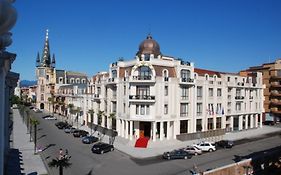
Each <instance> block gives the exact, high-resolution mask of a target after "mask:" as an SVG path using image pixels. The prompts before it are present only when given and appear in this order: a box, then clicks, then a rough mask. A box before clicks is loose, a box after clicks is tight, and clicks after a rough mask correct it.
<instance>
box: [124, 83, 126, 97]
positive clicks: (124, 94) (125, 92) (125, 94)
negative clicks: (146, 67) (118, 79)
mask: <svg viewBox="0 0 281 175" xmlns="http://www.w3.org/2000/svg"><path fill="white" fill-rule="evenodd" d="M124 95H126V85H124Z"/></svg>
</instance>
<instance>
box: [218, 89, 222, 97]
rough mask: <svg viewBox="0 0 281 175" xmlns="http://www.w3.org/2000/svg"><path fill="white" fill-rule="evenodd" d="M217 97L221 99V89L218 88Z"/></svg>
mask: <svg viewBox="0 0 281 175" xmlns="http://www.w3.org/2000/svg"><path fill="white" fill-rule="evenodd" d="M217 96H218V97H221V88H218V89H217Z"/></svg>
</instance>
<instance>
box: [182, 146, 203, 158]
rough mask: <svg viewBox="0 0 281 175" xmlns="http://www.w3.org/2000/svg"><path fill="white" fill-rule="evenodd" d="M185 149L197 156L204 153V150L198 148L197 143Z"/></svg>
mask: <svg viewBox="0 0 281 175" xmlns="http://www.w3.org/2000/svg"><path fill="white" fill-rule="evenodd" d="M183 150H184V151H186V152H188V153H189V154H192V155H195V156H196V155H200V154H202V150H201V149H200V148H198V147H197V146H196V145H192V146H187V147H186V148H183Z"/></svg>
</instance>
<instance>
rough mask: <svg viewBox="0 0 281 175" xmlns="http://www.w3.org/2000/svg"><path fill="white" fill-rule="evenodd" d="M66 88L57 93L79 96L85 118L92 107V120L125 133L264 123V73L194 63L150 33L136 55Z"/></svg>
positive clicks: (168, 134) (167, 135) (156, 134)
mask: <svg viewBox="0 0 281 175" xmlns="http://www.w3.org/2000/svg"><path fill="white" fill-rule="evenodd" d="M77 88H78V89H80V90H78V89H77ZM66 89H67V90H66ZM66 89H65V87H61V88H59V91H58V95H63V94H65V93H66V94H68V95H64V96H65V97H66V96H67V98H68V100H66V99H65V101H66V103H72V104H76V103H75V102H77V104H76V106H78V107H80V109H81V110H82V111H83V112H82V113H81V116H83V118H84V120H85V122H86V124H87V123H89V122H90V117H89V113H88V111H89V110H93V111H94V118H93V123H94V124H97V125H101V126H102V127H105V128H110V129H111V128H113V129H114V130H116V131H117V132H118V135H119V136H121V137H124V138H127V139H135V138H139V137H149V138H150V139H152V140H153V141H156V140H164V139H176V138H177V136H178V135H182V134H188V133H195V132H199V131H203V132H204V131H209V130H217V129H225V130H226V131H233V130H243V129H248V128H256V127H261V126H262V122H261V117H262V112H263V85H262V74H261V73H251V72H247V73H244V74H243V75H239V74H233V73H222V72H217V71H210V70H204V69H198V68H194V64H193V63H189V62H185V61H183V60H181V59H177V58H174V57H170V56H164V55H163V54H162V53H161V52H160V46H159V44H158V43H157V42H156V41H155V40H153V39H152V37H151V36H150V35H148V36H147V39H146V40H144V41H143V42H142V43H141V44H140V46H139V51H138V52H137V54H136V56H135V58H134V59H132V60H128V61H124V60H122V59H121V60H119V61H117V62H115V63H112V64H111V65H110V68H109V72H100V73H98V74H97V75H95V76H93V78H92V80H91V81H90V84H88V86H87V88H85V87H78V86H77V87H76V90H75V88H73V87H70V86H69V87H68V88H66ZM74 91H75V92H74Z"/></svg>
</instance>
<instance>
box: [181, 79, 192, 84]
mask: <svg viewBox="0 0 281 175" xmlns="http://www.w3.org/2000/svg"><path fill="white" fill-rule="evenodd" d="M180 80H181V83H194V79H191V78H181V79H180Z"/></svg>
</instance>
